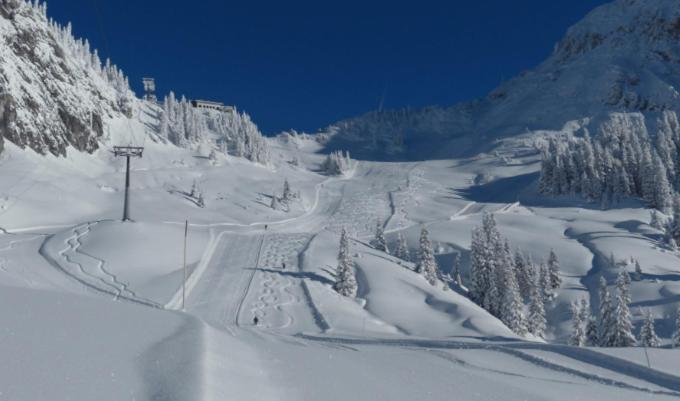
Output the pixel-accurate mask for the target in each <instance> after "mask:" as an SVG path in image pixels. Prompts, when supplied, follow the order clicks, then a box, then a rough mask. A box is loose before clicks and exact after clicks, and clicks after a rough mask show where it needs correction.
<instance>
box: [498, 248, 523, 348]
mask: <svg viewBox="0 0 680 401" xmlns="http://www.w3.org/2000/svg"><path fill="white" fill-rule="evenodd" d="M505 250H506V258H508V259H509V261H508V262H507V263H504V264H503V266H502V267H501V269H502V271H501V274H500V275H501V280H502V281H501V282H502V288H503V292H502V295H503V301H502V304H501V321H502V322H503V323H505V325H506V326H508V328H509V329H510V330H512V331H513V332H514V333H515V334H518V335H521V336H522V335H525V334H526V332H527V324H526V318H525V316H524V304H523V303H522V297H521V295H520V293H519V285H518V284H517V277H516V275H515V269H514V268H513V266H512V254H511V252H510V247H509V246H506V247H505Z"/></svg>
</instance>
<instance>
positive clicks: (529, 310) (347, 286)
mask: <svg viewBox="0 0 680 401" xmlns="http://www.w3.org/2000/svg"><path fill="white" fill-rule="evenodd" d="M371 245H372V246H373V247H374V248H375V249H377V250H380V251H383V252H386V253H390V250H389V249H388V247H387V241H386V239H385V233H384V230H383V227H382V225H381V224H380V222H378V224H376V233H375V238H374V239H373V240H372V241H371ZM418 245H419V246H418V252H417V255H416V257H415V258H414V259H415V260H413V261H414V262H415V272H416V273H418V274H420V275H422V276H423V277H424V279H425V280H427V281H428V282H429V283H430V284H431V285H433V286H442V288H443V289H444V290H449V289H450V288H457V289H458V290H460V291H462V292H467V293H468V295H469V297H470V298H471V299H472V301H474V302H475V303H477V304H478V305H480V306H481V307H482V308H484V309H485V310H487V311H488V312H489V313H491V314H492V315H493V316H495V317H497V318H499V319H500V320H501V321H502V322H503V323H504V324H505V325H506V326H507V327H508V328H510V330H512V331H513V332H515V333H516V334H518V335H521V336H524V335H527V334H528V333H530V334H532V335H534V336H535V337H539V338H542V337H544V336H545V331H546V326H547V321H546V309H547V308H548V307H549V306H550V305H551V303H552V301H553V300H554V299H555V297H556V296H557V291H558V289H559V288H560V286H561V284H562V279H561V277H560V263H559V260H558V258H557V255H556V254H555V252H554V251H552V250H551V251H550V254H549V255H548V259H547V261H541V262H540V263H538V264H536V263H534V261H533V260H532V258H531V256H530V255H527V254H525V253H523V252H522V251H521V250H519V249H516V250H514V251H512V250H511V246H510V243H509V242H508V241H507V240H506V239H504V238H503V237H502V236H501V234H500V232H499V231H498V227H497V225H496V220H495V218H494V216H493V214H490V213H485V214H484V216H483V219H482V225H481V226H480V227H476V228H474V229H473V231H472V245H471V256H470V257H471V265H470V283H469V288H466V287H465V286H464V284H463V280H462V276H461V273H460V257H459V255H457V256H456V257H455V258H454V262H453V263H454V264H453V266H452V268H451V271H450V273H444V272H442V270H441V269H440V267H439V265H438V263H437V260H436V258H435V252H434V247H433V245H432V241H431V240H430V236H429V232H428V230H427V229H426V228H424V227H423V228H422V229H421V233H420V239H419V244H418ZM348 247H349V241H348V237H347V232H346V231H345V230H344V229H343V232H342V236H341V245H340V248H341V252H340V254H339V256H338V268H337V271H336V283H335V289H336V291H338V292H339V293H341V294H342V295H346V296H355V294H356V291H357V282H356V278H355V274H354V262H353V260H352V258H351V257H350V256H348V255H349V251H348V250H347V249H348ZM394 255H395V256H396V257H398V258H400V259H402V260H404V261H407V262H410V261H412V258H411V254H410V251H409V246H408V244H407V242H406V239H405V237H404V236H403V235H402V234H401V233H400V234H399V235H398V237H397V244H396V247H395V252H394Z"/></svg>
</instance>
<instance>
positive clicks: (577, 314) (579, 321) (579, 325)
mask: <svg viewBox="0 0 680 401" xmlns="http://www.w3.org/2000/svg"><path fill="white" fill-rule="evenodd" d="M581 308H582V305H581V302H579V301H574V302H572V303H571V323H572V327H573V329H572V334H571V338H570V339H569V343H570V344H571V345H573V346H575V347H583V346H584V345H586V329H585V322H584V321H583V315H584V313H583V312H582V311H581Z"/></svg>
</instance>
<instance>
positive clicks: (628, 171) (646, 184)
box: [539, 110, 680, 211]
mask: <svg viewBox="0 0 680 401" xmlns="http://www.w3.org/2000/svg"><path fill="white" fill-rule="evenodd" d="M655 133H656V135H655V138H654V140H652V139H651V138H650V135H649V132H648V130H647V126H646V124H645V118H644V116H643V115H642V114H639V113H614V114H612V115H611V116H610V118H609V120H608V121H606V122H604V123H603V124H602V125H601V126H600V127H599V129H598V133H597V135H596V136H595V137H594V138H592V139H591V137H590V135H589V133H588V131H587V130H586V131H585V134H584V135H583V138H569V139H568V140H566V141H565V140H563V139H562V140H561V139H557V138H552V139H550V141H549V143H548V147H547V149H545V151H544V153H543V163H542V166H541V178H540V182H539V190H540V192H541V193H543V194H546V195H563V194H576V195H580V196H582V197H584V198H586V199H588V200H591V201H599V202H601V203H602V206H603V207H608V206H609V205H611V204H612V203H616V202H617V201H618V200H620V199H622V198H625V197H637V198H640V199H643V200H644V201H645V203H646V204H647V205H648V206H649V207H651V208H655V209H658V210H661V211H668V210H669V209H670V208H671V206H672V202H673V194H674V193H675V192H678V191H680V124H679V123H678V117H677V115H676V113H675V112H673V111H670V110H667V111H664V112H663V113H661V115H660V117H659V118H658V120H657V122H656V132H655Z"/></svg>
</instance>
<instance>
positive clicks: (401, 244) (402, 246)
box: [395, 232, 411, 262]
mask: <svg viewBox="0 0 680 401" xmlns="http://www.w3.org/2000/svg"><path fill="white" fill-rule="evenodd" d="M395 256H396V257H398V258H399V259H401V260H403V261H405V262H410V261H411V252H410V251H409V249H408V243H407V242H406V237H404V234H403V233H401V232H400V233H399V234H398V235H397V249H396V250H395Z"/></svg>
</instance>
